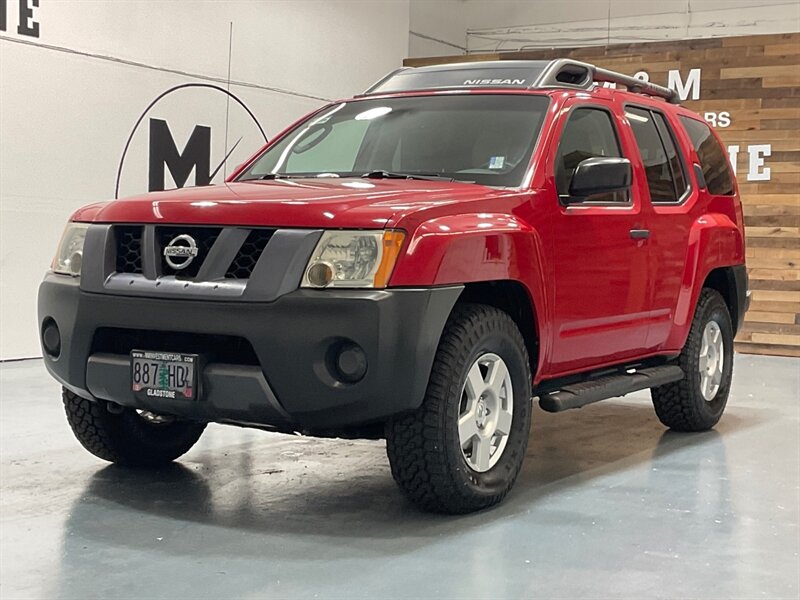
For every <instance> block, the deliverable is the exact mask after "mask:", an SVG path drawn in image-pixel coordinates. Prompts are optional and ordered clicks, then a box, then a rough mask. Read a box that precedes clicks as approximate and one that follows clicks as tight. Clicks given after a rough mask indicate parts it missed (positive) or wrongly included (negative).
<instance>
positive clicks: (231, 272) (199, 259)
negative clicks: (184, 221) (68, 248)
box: [114, 225, 275, 280]
mask: <svg viewBox="0 0 800 600" xmlns="http://www.w3.org/2000/svg"><path fill="white" fill-rule="evenodd" d="M148 227H152V226H148ZM144 230H145V226H143V225H116V226H115V227H114V239H115V243H116V253H117V255H116V263H115V264H116V271H117V273H131V274H139V275H141V274H143V273H144V271H143V268H142V264H143V262H144V260H143V258H144V255H145V254H146V253H147V252H145V250H146V249H145V248H144V246H143V243H144V239H145V237H146V236H145V235H144ZM222 230H223V228H222V227H198V226H194V227H183V226H180V225H168V226H162V225H159V226H156V227H155V235H154V236H153V237H154V238H155V240H154V242H155V243H153V242H150V243H151V244H153V246H154V247H153V248H149V249H147V250H149V251H150V252H152V255H153V256H154V257H155V260H156V269H157V271H158V272H157V273H156V274H155V275H156V276H162V275H172V276H175V277H176V278H178V279H181V280H194V279H196V278H197V275H198V273H199V272H200V268H201V267H202V266H203V263H204V262H205V260H206V259H207V258H208V255H209V253H210V252H211V248H212V247H213V246H214V244H215V243H216V242H217V240H218V239H219V236H220V234H221V233H222ZM274 233H275V230H274V229H251V230H249V231H248V233H247V238H245V241H244V242H243V243H242V245H241V247H239V248H238V250H237V252H236V255H235V257H234V258H233V260H232V261H231V263H230V264H229V265H227V266H226V265H216V266H214V268H213V270H214V273H209V277H210V278H211V279H215V278H223V277H224V278H225V279H238V280H243V279H249V278H250V277H251V276H252V274H253V269H255V266H256V263H257V262H258V260H259V258H261V255H262V254H263V252H264V249H265V248H266V247H267V244H268V243H269V241H270V239H272V235H273V234H274ZM181 235H188V236H191V237H192V238H193V239H194V241H195V244H196V245H197V256H195V257H194V259H193V260H191V261H190V262H189V264H188V265H187V266H186V267H185V268H182V269H175V268H173V267H172V266H170V264H169V263H168V262H167V259H166V257H165V256H164V248H165V247H166V246H168V245H169V243H170V242H171V241H172V240H174V239H175V238H177V237H178V236H181ZM149 239H152V238H149ZM231 239H235V238H231V237H229V238H228V240H231ZM238 239H241V238H238ZM221 243H227V242H221ZM234 243H235V242H234ZM181 244H182V242H177V244H176V245H181ZM183 244H184V245H186V244H185V242H183ZM173 262H175V261H173ZM179 262H180V261H179ZM223 268H224V269H225V271H224V274H223V272H222V269H223ZM148 277H151V275H148Z"/></svg>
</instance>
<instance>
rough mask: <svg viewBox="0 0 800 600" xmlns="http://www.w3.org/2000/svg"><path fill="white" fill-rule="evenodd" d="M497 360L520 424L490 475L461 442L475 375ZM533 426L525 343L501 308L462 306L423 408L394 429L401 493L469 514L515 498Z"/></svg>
mask: <svg viewBox="0 0 800 600" xmlns="http://www.w3.org/2000/svg"><path fill="white" fill-rule="evenodd" d="M487 352H491V353H494V354H497V355H498V356H500V357H501V358H502V359H503V361H504V362H505V364H506V366H507V368H508V372H509V374H510V376H511V384H512V388H513V418H512V423H511V427H510V432H509V436H508V442H507V444H506V447H505V450H504V451H503V454H502V455H501V457H500V459H499V460H498V462H497V463H496V464H495V465H494V466H493V467H492V468H491V469H489V470H488V471H485V472H477V471H475V470H473V469H471V468H470V467H469V465H468V464H467V461H466V460H465V458H464V456H463V454H462V452H461V446H460V442H459V437H458V417H459V406H460V403H461V391H462V388H463V386H464V381H465V378H466V374H467V371H468V369H469V368H470V367H471V366H472V364H473V363H474V362H475V361H476V360H477V359H478V357H480V356H482V355H483V354H485V353H487ZM530 423H531V370H530V363H529V360H528V352H527V350H526V346H525V341H524V340H523V338H522V335H521V334H520V332H519V329H518V328H517V326H516V324H515V323H514V321H513V320H512V319H511V317H510V316H509V315H508V314H506V313H505V312H503V311H501V310H498V309H497V308H494V307H491V306H486V305H480V304H463V305H457V306H456V308H455V309H454V310H453V313H452V314H451V315H450V317H449V319H448V321H447V324H446V325H445V329H444V332H443V334H442V337H441V340H440V342H439V346H438V349H437V351H436V356H435V359H434V363H433V368H432V370H431V376H430V379H429V382H428V388H427V391H426V394H425V398H424V400H423V402H422V405H421V406H420V408H419V409H417V410H416V411H414V412H412V413H410V414H406V415H403V416H400V417H397V418H395V419H393V420H392V421H391V422H389V423H388V424H387V427H386V450H387V454H388V456H389V462H390V464H391V468H392V476H393V477H394V479H395V481H396V482H397V484H398V485H399V486H400V489H401V490H402V491H403V492H404V493H405V495H406V496H407V497H408V498H409V499H410V500H411V501H413V502H414V503H416V504H417V505H418V506H420V507H421V508H423V509H425V510H429V511H433V512H441V513H451V514H461V513H469V512H473V511H476V510H481V509H484V508H488V507H490V506H492V505H495V504H497V503H498V502H500V501H501V500H502V499H503V498H504V497H505V496H506V494H508V492H509V491H510V490H511V488H512V486H513V485H514V482H515V480H516V478H517V475H518V474H519V471H520V468H521V467H522V461H523V458H524V457H525V451H526V449H527V446H528V436H529V432H530Z"/></svg>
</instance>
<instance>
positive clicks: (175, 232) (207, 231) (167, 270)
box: [156, 227, 222, 279]
mask: <svg viewBox="0 0 800 600" xmlns="http://www.w3.org/2000/svg"><path fill="white" fill-rule="evenodd" d="M220 231H222V229H221V228H220V227H156V242H157V244H158V246H157V248H156V249H157V251H158V254H159V256H160V257H161V272H162V273H163V274H164V275H175V276H176V277H180V278H181V279H184V278H185V279H193V278H194V277H197V273H198V272H199V271H200V267H201V266H202V265H203V262H204V261H205V259H206V257H207V256H208V253H209V251H210V250H211V246H213V245H214V242H216V241H217V238H218V237H219V234H220ZM179 235H190V236H192V237H193V238H194V240H195V242H196V243H197V256H196V257H195V259H194V260H193V261H192V262H191V263H189V266H187V267H185V268H183V269H173V268H172V267H171V266H170V265H169V264H168V263H167V260H166V258H165V257H164V252H163V249H164V248H165V247H166V246H167V245H168V244H169V243H170V242H171V241H172V240H174V239H175V238H176V237H178V236H179Z"/></svg>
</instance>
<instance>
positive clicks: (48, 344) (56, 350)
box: [42, 317, 61, 358]
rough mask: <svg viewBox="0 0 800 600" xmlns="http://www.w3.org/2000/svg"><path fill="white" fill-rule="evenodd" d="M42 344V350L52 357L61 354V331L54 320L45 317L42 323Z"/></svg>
mask: <svg viewBox="0 0 800 600" xmlns="http://www.w3.org/2000/svg"><path fill="white" fill-rule="evenodd" d="M42 346H44V351H45V352H47V354H48V355H50V356H52V357H53V358H58V356H59V354H61V332H60V331H59V330H58V325H56V322H55V321H54V320H53V319H52V318H50V317H47V318H46V319H45V320H44V323H42Z"/></svg>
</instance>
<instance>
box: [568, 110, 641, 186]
mask: <svg viewBox="0 0 800 600" xmlns="http://www.w3.org/2000/svg"><path fill="white" fill-rule="evenodd" d="M598 156H605V157H621V156H622V152H621V150H620V146H619V140H618V139H617V133H616V130H615V129H614V124H613V122H612V121H611V115H610V114H609V113H608V112H607V111H605V110H602V109H599V108H578V109H575V110H574V111H572V114H570V116H569V119H568V120H567V123H566V125H564V130H563V131H562V132H561V142H560V143H559V146H558V154H557V156H556V189H557V190H558V195H559V196H568V195H569V185H570V182H571V181H572V176H573V175H574V174H575V169H577V168H578V165H579V164H580V163H581V161H584V160H586V159H587V158H595V157H598ZM628 198H629V196H628V192H627V191H623V192H611V193H606V194H597V195H595V196H591V197H590V198H588V199H587V200H588V201H592V202H627V201H628Z"/></svg>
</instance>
